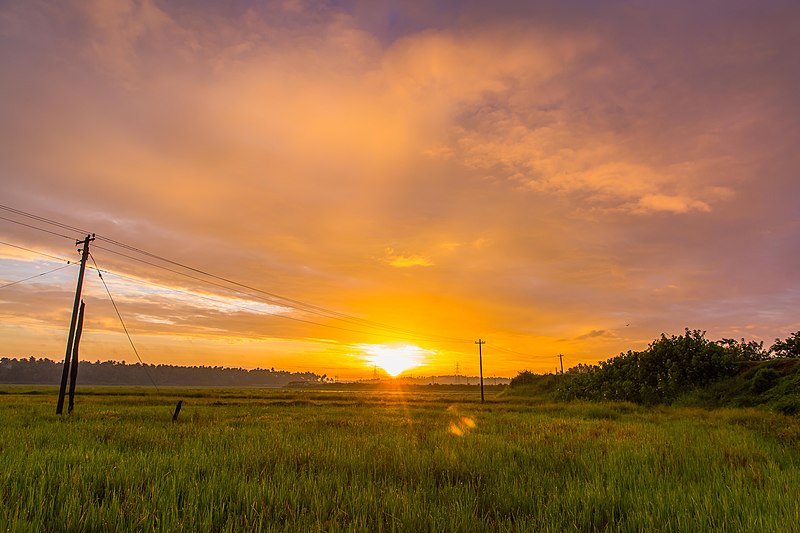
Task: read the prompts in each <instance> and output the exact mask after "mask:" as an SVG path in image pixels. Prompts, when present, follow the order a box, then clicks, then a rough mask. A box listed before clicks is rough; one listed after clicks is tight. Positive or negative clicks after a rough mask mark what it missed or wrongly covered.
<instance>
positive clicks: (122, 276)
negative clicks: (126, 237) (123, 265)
mask: <svg viewBox="0 0 800 533" xmlns="http://www.w3.org/2000/svg"><path fill="white" fill-rule="evenodd" d="M97 248H100V247H99V246H95V249H97ZM100 249H104V248H100ZM92 260H94V257H92ZM103 272H106V273H111V274H114V275H115V276H119V277H121V278H125V279H128V280H131V281H133V282H136V283H142V284H144V285H150V286H153V287H158V288H162V289H167V290H170V291H175V292H180V293H183V294H187V295H189V296H191V297H193V298H199V299H202V300H207V301H210V302H214V303H218V304H223V305H230V306H232V307H237V308H239V309H241V310H244V311H250V312H252V313H256V314H266V315H269V316H273V317H276V318H283V319H286V320H293V321H295V322H302V323H304V324H310V325H313V326H319V327H323V328H332V329H337V330H340V331H347V332H350V333H358V334H359V335H371V336H374V337H382V338H393V339H396V340H409V338H408V337H397V336H395V337H392V336H389V335H386V334H385V333H373V332H369V331H362V330H356V329H350V328H344V327H341V326H334V325H332V324H323V323H321V322H314V321H312V320H305V319H302V318H297V317H292V316H287V315H282V314H278V313H264V312H262V311H259V310H257V309H253V308H252V307H247V306H245V305H241V304H229V303H228V302H224V301H222V300H219V299H216V298H212V297H210V296H205V295H202V294H197V293H195V292H189V291H186V290H182V289H177V288H175V287H165V286H163V285H159V284H157V283H152V282H148V281H145V280H142V279H137V278H133V277H131V276H126V275H124V274H120V273H118V272H113V271H110V270H107V269H106V270H104V271H103ZM239 292H240V291H239ZM242 294H246V293H242ZM248 296H251V295H248ZM256 298H257V297H256ZM262 300H263V299H262ZM263 301H265V302H267V303H271V302H269V301H268V300H263ZM412 340H413V339H412ZM416 340H425V339H416Z"/></svg>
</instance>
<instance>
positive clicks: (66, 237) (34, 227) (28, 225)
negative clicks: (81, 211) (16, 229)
mask: <svg viewBox="0 0 800 533" xmlns="http://www.w3.org/2000/svg"><path fill="white" fill-rule="evenodd" d="M0 220H5V221H7V222H12V223H14V224H19V225H20V226H25V227H26V228H31V229H35V230H39V231H43V232H45V233H49V234H50V235H55V236H56V237H63V238H65V239H69V240H73V239H74V238H75V237H70V236H69V235H64V234H63V233H57V232H55V231H50V230H49V229H44V228H40V227H38V226H34V225H32V224H26V223H25V222H20V221H19V220H14V219H13V218H6V217H1V216H0Z"/></svg>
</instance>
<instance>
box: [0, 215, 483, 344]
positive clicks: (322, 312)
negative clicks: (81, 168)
mask: <svg viewBox="0 0 800 533" xmlns="http://www.w3.org/2000/svg"><path fill="white" fill-rule="evenodd" d="M0 209H3V210H6V211H9V212H12V213H14V214H17V215H20V216H25V217H29V218H32V219H34V220H37V221H39V222H44V223H46V224H52V225H54V226H56V227H59V228H61V229H68V230H70V231H76V232H80V233H88V232H87V231H85V230H82V229H81V228H77V227H75V226H71V225H69V224H64V223H62V222H57V221H54V220H52V219H49V218H46V217H42V216H40V215H35V214H33V213H28V212H26V211H23V210H21V209H16V208H13V207H10V206H6V205H3V204H0ZM0 219H2V220H7V221H9V222H13V223H15V224H20V225H23V226H26V227H29V228H32V229H37V230H39V231H44V232H46V233H50V234H53V235H57V236H60V237H64V238H68V239H73V238H74V237H69V236H66V235H63V234H60V233H56V232H53V231H50V230H46V229H44V228H40V227H36V226H33V225H30V224H25V223H23V222H19V221H16V220H12V219H8V218H5V217H0ZM95 237H96V239H97V240H101V241H104V242H107V243H109V244H111V245H114V246H118V247H121V248H124V249H126V250H129V251H133V252H136V253H139V254H142V255H145V256H147V257H150V258H153V259H157V260H159V261H162V262H165V263H168V264H171V265H174V266H178V267H180V268H184V269H186V270H189V271H192V272H195V273H198V274H202V275H204V276H207V277H210V278H213V279H216V280H219V281H223V282H225V283H228V284H231V285H234V286H237V287H241V288H244V289H248V290H250V291H255V292H258V293H260V294H264V295H266V296H269V297H270V298H273V301H272V302H270V303H273V304H277V305H283V306H284V307H286V306H287V304H286V303H283V304H281V302H288V307H292V308H294V309H297V310H300V311H305V312H309V313H312V314H316V315H319V316H324V317H326V318H332V319H334V320H342V321H345V322H356V323H358V324H360V325H362V326H366V327H368V328H372V329H380V330H384V331H392V332H395V333H399V334H403V335H409V336H414V337H424V338H427V339H431V340H434V341H436V342H455V343H469V342H472V341H471V340H467V339H460V338H456V337H449V336H444V335H435V334H433V335H431V334H421V333H419V332H415V331H412V330H407V329H403V328H398V327H396V326H391V325H387V324H382V323H380V322H376V321H372V320H366V319H362V318H359V317H355V316H352V315H348V314H346V313H341V312H338V311H333V310H330V309H326V308H324V307H321V306H317V305H314V304H310V303H306V302H303V301H300V300H296V299H293V298H289V297H286V296H282V295H279V294H276V293H272V292H269V291H265V290H263V289H259V288H257V287H253V286H251V285H248V284H245V283H241V282H238V281H235V280H233V279H230V278H226V277H223V276H218V275H216V274H213V273H211V272H208V271H206V270H203V269H199V268H195V267H192V266H190V265H187V264H184V263H181V262H178V261H173V260H171V259H168V258H166V257H163V256H160V255H157V254H154V253H152V252H148V251H147V250H143V249H141V248H137V247H135V246H131V245H128V244H125V243H123V242H120V241H117V240H114V239H111V238H109V237H105V236H102V235H95ZM94 247H95V248H99V249H102V250H105V251H109V252H111V253H116V254H118V255H121V256H123V257H126V258H128V259H131V260H137V261H140V262H143V263H145V264H148V265H150V266H153V267H155V268H162V269H165V270H167V271H170V272H173V273H176V274H180V275H186V274H184V273H181V272H178V271H176V270H174V269H169V268H167V267H164V266H163V265H158V264H155V263H152V262H148V261H144V260H141V259H138V258H134V257H132V256H129V255H127V254H123V253H121V252H116V251H113V250H110V249H108V248H103V247H99V246H98V245H96V244H95V246H94ZM189 277H192V276H189ZM192 279H195V280H196V281H200V282H203V283H209V284H212V285H215V286H218V287H222V288H225V289H227V290H235V289H232V288H230V287H227V286H222V285H220V284H217V283H213V282H210V281H209V280H205V279H201V278H196V277H192ZM275 300H277V302H276V301H275Z"/></svg>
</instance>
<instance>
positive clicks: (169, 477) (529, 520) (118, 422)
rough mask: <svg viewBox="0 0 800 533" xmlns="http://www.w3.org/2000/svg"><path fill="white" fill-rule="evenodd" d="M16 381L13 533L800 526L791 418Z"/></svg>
mask: <svg viewBox="0 0 800 533" xmlns="http://www.w3.org/2000/svg"><path fill="white" fill-rule="evenodd" d="M3 391H4V392H6V393H7V394H0V529H4V530H10V531H26V530H31V531H34V530H35V531H45V530H46V531H58V530H76V531H77V530H81V531H101V530H102V531H123V530H124V531H128V530H194V531H231V530H248V531H249V530H268V531H274V530H292V531H297V530H303V531H316V530H330V531H337V530H348V531H350V530H363V531H411V530H413V531H432V530H440V531H441V530H447V531H476V530H517V531H564V530H579V531H593V530H597V531H601V530H602V531H605V530H607V531H640V530H660V531H700V530H709V529H715V530H730V531H795V530H798V526H797V525H796V524H797V523H798V522H797V519H798V517H800V502H799V501H798V498H797V495H796V488H797V487H798V486H800V448H799V447H798V444H800V421H798V420H797V419H796V418H791V417H785V416H782V415H778V414H773V413H765V412H760V411H754V410H741V409H739V410H720V411H705V410H699V409H678V408H663V407H662V408H657V409H645V408H641V407H638V406H635V405H631V404H600V405H598V404H577V403H572V404H555V403H539V404H536V405H533V404H529V403H526V402H525V401H523V400H515V399H505V398H491V399H490V401H489V402H488V403H487V404H484V405H481V404H479V403H476V402H475V401H474V398H473V397H472V396H466V395H464V394H456V395H448V394H446V393H443V392H437V393H433V394H424V393H420V392H414V393H404V392H396V393H392V394H381V393H352V392H348V393H326V392H304V391H275V390H272V391H254V390H246V391H244V390H242V391H204V392H203V393H200V392H199V391H194V392H192V391H167V392H168V393H169V394H171V395H173V396H166V395H162V396H154V395H152V394H149V393H148V394H145V393H143V392H140V391H133V390H111V389H109V390H98V391H91V392H95V394H85V395H83V396H81V397H79V398H78V404H77V407H76V411H75V412H74V413H73V415H72V416H69V417H64V418H63V419H62V418H60V417H56V416H55V415H54V414H53V411H54V398H53V395H52V393H51V392H50V391H47V394H22V393H23V392H41V391H36V390H34V391H25V390H22V389H13V388H5V389H3ZM177 394H180V395H181V396H182V397H184V399H185V403H184V407H183V411H182V412H181V417H180V420H179V422H178V423H177V424H172V423H171V422H170V418H171V411H172V407H173V405H174V401H176V400H175V397H176V396H174V395H177Z"/></svg>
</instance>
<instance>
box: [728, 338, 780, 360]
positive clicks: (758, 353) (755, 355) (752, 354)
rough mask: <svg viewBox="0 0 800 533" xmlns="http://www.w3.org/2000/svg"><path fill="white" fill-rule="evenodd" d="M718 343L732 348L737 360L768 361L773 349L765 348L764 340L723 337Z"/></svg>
mask: <svg viewBox="0 0 800 533" xmlns="http://www.w3.org/2000/svg"><path fill="white" fill-rule="evenodd" d="M717 344H719V345H720V346H722V347H723V348H726V349H728V350H730V352H731V354H732V355H733V357H734V358H735V359H736V360H737V361H766V360H767V359H769V358H770V357H772V350H771V349H770V350H765V349H764V341H758V342H756V341H745V340H744V339H742V340H741V341H737V340H736V339H721V340H718V341H717Z"/></svg>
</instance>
